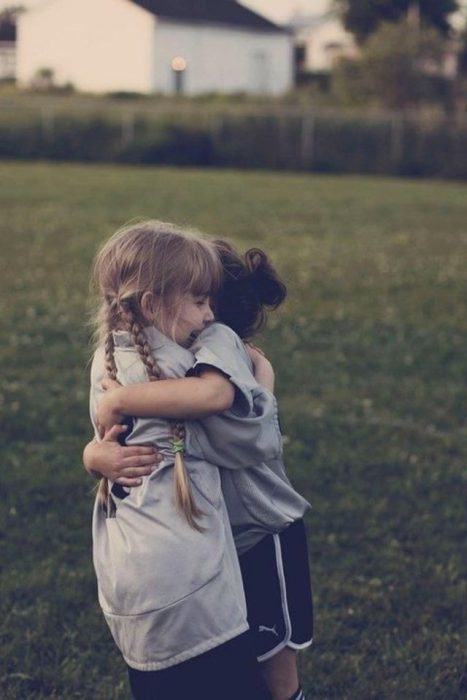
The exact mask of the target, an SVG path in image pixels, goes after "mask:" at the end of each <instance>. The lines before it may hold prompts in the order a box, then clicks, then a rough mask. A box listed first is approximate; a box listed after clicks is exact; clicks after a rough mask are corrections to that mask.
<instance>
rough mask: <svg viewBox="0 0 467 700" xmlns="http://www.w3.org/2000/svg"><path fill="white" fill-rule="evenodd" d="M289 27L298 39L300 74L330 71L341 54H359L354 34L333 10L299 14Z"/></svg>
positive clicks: (351, 55) (296, 49)
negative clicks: (322, 13)
mask: <svg viewBox="0 0 467 700" xmlns="http://www.w3.org/2000/svg"><path fill="white" fill-rule="evenodd" d="M289 29H290V31H291V32H292V33H293V36H294V40H295V51H296V68H297V72H298V74H300V73H301V74H306V73H327V72H330V71H331V70H332V68H333V66H334V64H335V63H336V61H337V60H338V59H339V58H341V57H348V58H354V57H356V56H357V54H358V49H357V46H356V44H355V40H354V38H353V36H352V34H350V32H348V31H347V30H346V29H345V28H344V25H343V24H342V21H341V20H340V18H339V17H338V16H336V15H335V14H333V13H330V12H329V13H326V14H324V15H295V16H293V17H292V18H291V20H290V22H289Z"/></svg>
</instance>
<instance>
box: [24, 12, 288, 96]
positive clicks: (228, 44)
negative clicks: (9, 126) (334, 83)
mask: <svg viewBox="0 0 467 700" xmlns="http://www.w3.org/2000/svg"><path fill="white" fill-rule="evenodd" d="M45 71H47V73H48V75H50V74H52V75H53V81H54V83H55V84H57V85H64V84H67V83H68V84H69V83H71V84H72V85H73V86H74V87H75V88H76V89H78V90H82V91H88V92H115V91H128V92H141V93H154V92H161V93H166V94H167V93H169V94H170V93H185V94H188V95H194V94H199V93H204V92H226V93H229V92H248V93H266V94H280V93H283V92H285V91H286V90H288V89H289V88H290V87H292V84H293V43H292V38H291V36H290V35H289V33H288V32H287V31H286V30H285V29H283V28H280V27H278V26H277V25H275V24H273V23H272V22H270V21H269V20H267V19H266V18H264V17H262V16H261V15H258V14H257V13H255V12H252V11H251V10H249V9H247V8H246V7H244V6H243V5H241V4H240V3H237V2H235V1H234V0H48V2H44V3H43V4H42V5H39V6H37V7H36V8H35V9H32V10H30V11H29V12H25V13H24V14H22V15H21V16H20V18H19V20H18V55H17V76H18V81H19V83H20V84H22V85H24V86H26V85H30V84H31V83H32V82H33V81H34V80H35V79H36V77H37V76H40V75H41V74H42V75H43V74H44V72H45Z"/></svg>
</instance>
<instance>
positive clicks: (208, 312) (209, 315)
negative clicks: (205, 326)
mask: <svg viewBox="0 0 467 700" xmlns="http://www.w3.org/2000/svg"><path fill="white" fill-rule="evenodd" d="M204 320H205V322H206V323H210V322H211V321H214V314H213V312H212V309H211V307H210V306H208V308H207V309H206V313H205V315H204Z"/></svg>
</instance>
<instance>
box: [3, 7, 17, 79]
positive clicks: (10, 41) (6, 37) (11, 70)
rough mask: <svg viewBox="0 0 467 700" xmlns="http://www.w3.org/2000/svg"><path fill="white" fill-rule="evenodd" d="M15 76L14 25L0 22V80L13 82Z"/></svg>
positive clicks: (8, 22) (10, 22)
mask: <svg viewBox="0 0 467 700" xmlns="http://www.w3.org/2000/svg"><path fill="white" fill-rule="evenodd" d="M15 75H16V24H15V23H14V22H13V21H9V20H8V21H6V20H5V21H4V22H0V80H14V78H15Z"/></svg>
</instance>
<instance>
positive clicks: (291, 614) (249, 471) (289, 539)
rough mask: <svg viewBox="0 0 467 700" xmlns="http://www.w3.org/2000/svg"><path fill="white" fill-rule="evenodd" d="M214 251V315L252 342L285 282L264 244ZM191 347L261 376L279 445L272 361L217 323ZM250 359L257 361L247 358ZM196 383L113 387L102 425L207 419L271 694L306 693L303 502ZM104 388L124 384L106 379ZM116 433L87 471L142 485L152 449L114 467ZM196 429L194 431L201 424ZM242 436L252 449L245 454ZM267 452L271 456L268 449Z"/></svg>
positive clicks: (234, 369) (232, 371) (208, 450)
mask: <svg viewBox="0 0 467 700" xmlns="http://www.w3.org/2000/svg"><path fill="white" fill-rule="evenodd" d="M216 249H217V252H218V254H219V257H220V259H221V262H222V267H223V280H222V284H221V287H220V288H219V290H218V292H217V295H216V315H217V317H218V318H219V319H221V320H222V321H223V322H224V323H226V324H227V325H228V326H229V327H230V328H231V329H234V330H235V331H236V332H237V333H238V334H239V336H240V337H241V338H242V339H244V340H250V339H251V338H252V336H253V335H254V334H255V332H256V331H257V330H258V328H259V327H260V326H261V325H262V322H263V321H264V318H265V308H268V307H269V308H275V307H276V306H277V305H278V304H279V303H281V301H282V300H283V299H284V297H285V293H286V290H285V286H284V285H283V283H282V281H281V280H280V278H279V277H278V276H277V273H276V272H275V270H274V268H273V267H272V266H271V264H270V262H269V260H268V258H267V256H266V254H265V253H264V252H263V251H261V250H259V249H252V250H250V251H248V252H247V253H246V254H245V255H244V256H240V255H239V254H238V253H237V252H236V251H235V250H234V249H233V248H232V246H230V245H229V244H227V243H225V242H223V241H218V242H216ZM190 349H191V351H192V352H193V355H194V368H193V369H192V370H191V373H196V372H199V371H200V368H206V367H208V366H209V367H211V368H213V367H215V368H217V369H218V370H220V371H221V372H223V374H224V375H225V376H227V377H229V379H230V381H231V382H235V383H236V384H237V385H239V384H240V383H241V382H249V381H251V379H252V375H251V370H252V369H254V373H255V376H256V379H257V382H258V383H259V384H263V385H264V386H263V387H262V388H260V387H259V386H258V383H257V384H256V387H255V389H254V394H255V404H256V408H255V413H256V415H259V414H261V415H262V421H263V423H264V424H268V423H269V424H270V425H272V431H270V432H269V439H271V442H273V439H272V436H273V435H274V429H275V430H277V411H276V408H275V400H274V397H273V395H272V394H271V392H272V390H273V383H274V373H273V370H272V367H271V365H270V363H269V362H268V361H267V360H266V358H265V357H264V356H263V355H262V354H261V353H258V352H257V351H256V350H252V349H251V347H250V348H249V350H248V352H249V355H250V358H246V357H245V355H246V353H245V346H244V345H243V344H242V343H241V342H240V341H239V338H238V337H237V336H236V335H235V333H232V331H231V330H230V329H227V328H226V327H225V326H221V325H219V324H211V325H210V327H209V328H207V329H206V330H204V331H202V333H201V334H200V335H199V336H198V338H197V339H195V340H194V342H193V344H192V346H191V348H190ZM249 359H251V360H252V365H251V364H248V360H249ZM190 381H191V380H190V379H188V380H187V379H184V380H177V381H175V382H170V381H169V382H165V383H164V384H159V385H153V386H150V385H138V386H136V385H135V386H133V387H127V388H117V389H116V390H114V391H113V390H111V391H109V392H108V394H107V395H106V397H105V399H104V401H103V402H102V404H101V407H100V409H99V414H100V417H101V420H102V423H103V424H105V425H106V426H107V427H110V426H111V425H112V424H113V423H118V422H119V421H121V420H122V416H123V415H124V414H126V415H146V416H150V415H168V414H170V415H174V416H177V415H178V416H185V417H186V416H191V417H195V416H198V417H200V418H201V419H202V420H201V423H202V425H203V426H204V430H205V433H206V437H207V440H208V443H207V444H205V445H204V451H203V455H204V456H205V457H207V458H208V459H212V460H216V461H217V462H218V463H219V464H220V465H221V466H223V467H224V466H225V467H227V469H221V482H222V486H223V492H224V497H225V499H226V505H227V509H228V511H229V516H230V520H231V524H232V525H233V530H234V537H235V542H236V546H237V551H238V553H239V554H240V564H241V570H242V576H243V583H244V587H245V593H246V600H247V608H248V620H249V623H250V626H251V628H252V630H253V638H254V644H255V651H256V654H257V657H258V660H259V661H260V662H261V668H262V671H263V673H264V676H265V678H266V680H267V684H268V686H269V689H270V691H271V694H272V697H273V699H274V700H289V698H293V700H302V698H304V695H303V693H302V691H301V689H300V688H299V681H298V674H297V667H296V650H297V649H299V648H304V647H306V646H308V645H309V644H310V643H311V637H312V607H311V588H310V577H309V571H308V557H307V546H306V537H305V531H304V527H303V522H302V519H301V518H302V516H303V513H304V512H305V510H306V508H307V503H306V501H304V499H302V498H301V497H300V496H299V495H298V494H297V493H296V492H295V491H294V489H293V488H292V486H291V484H290V482H289V481H288V480H287V477H286V475H285V471H284V467H283V463H282V459H281V457H280V455H279V456H278V455H275V456H274V455H272V454H271V455H270V459H267V460H266V461H267V463H262V464H256V465H255V466H252V464H251V458H252V456H253V455H255V456H259V457H261V455H258V454H257V452H256V451H255V449H254V447H253V445H252V442H251V441H248V436H249V433H248V420H245V418H241V419H240V420H239V419H238V416H235V415H234V412H233V411H232V410H229V411H227V412H225V413H224V415H221V416H218V417H216V416H212V417H211V418H209V417H206V414H205V413H203V407H202V405H200V404H199V403H198V398H199V397H198V395H197V393H196V391H195V387H193V386H191V385H190ZM106 386H108V387H109V388H110V387H112V386H113V387H115V386H118V385H115V384H113V385H112V383H110V382H108V383H106ZM264 387H266V389H267V390H266V391H265V390H264ZM260 406H262V408H260ZM271 407H272V409H273V410H270V409H271ZM203 416H204V417H203ZM274 424H275V425H274ZM119 430H120V429H119V428H118V427H115V428H112V429H111V430H110V432H109V433H108V435H109V439H108V440H107V441H105V442H104V443H102V446H101V447H98V446H96V445H94V446H93V445H89V446H88V447H87V448H86V451H85V462H86V464H87V468H88V470H91V468H92V466H93V467H94V469H96V470H97V471H100V472H102V473H106V474H112V475H113V476H114V478H117V479H118V481H119V483H124V484H126V485H128V486H133V485H137V484H138V480H137V478H140V474H144V473H145V472H144V467H143V466H142V465H143V464H144V460H145V459H152V460H154V456H151V455H149V454H148V455H144V454H142V455H136V454H134V453H133V452H132V451H134V450H145V448H142V447H138V448H137V447H124V448H120V450H121V452H122V453H123V454H125V457H124V458H123V459H124V460H126V463H125V461H122V463H121V464H118V459H119V458H120V453H119V452H118V448H117V449H115V447H114V449H112V442H111V441H110V436H116V435H118V433H119ZM193 436H194V437H196V430H194V432H193ZM232 440H235V442H236V448H237V458H238V459H237V462H235V463H234V464H233V463H232V462H231V461H230V462H227V463H226V462H225V461H224V459H223V456H224V455H223V453H224V452H225V451H226V448H225V445H226V443H227V442H232ZM245 440H247V450H246V451H243V452H242V445H243V444H244V442H245ZM199 443H200V441H197V442H196V443H195V444H193V442H192V441H188V442H187V449H188V452H189V453H190V452H191V451H193V452H194V453H197V451H198V450H199ZM127 454H128V457H127V456H126V455H127ZM221 455H222V457H221ZM132 459H135V460H140V461H137V464H139V465H140V466H134V464H131V465H130V464H129V461H130V460H132ZM263 459H266V457H265V454H264V452H263V455H262V459H261V461H263ZM242 467H243V469H242ZM245 467H246V468H245ZM139 470H142V471H139Z"/></svg>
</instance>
